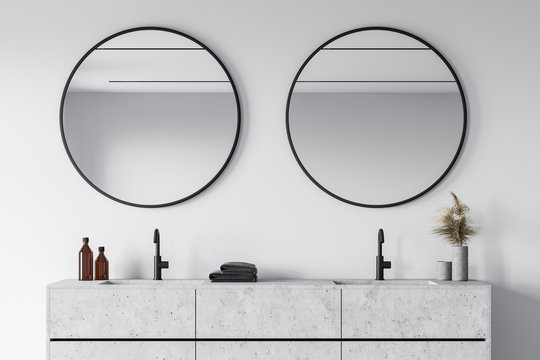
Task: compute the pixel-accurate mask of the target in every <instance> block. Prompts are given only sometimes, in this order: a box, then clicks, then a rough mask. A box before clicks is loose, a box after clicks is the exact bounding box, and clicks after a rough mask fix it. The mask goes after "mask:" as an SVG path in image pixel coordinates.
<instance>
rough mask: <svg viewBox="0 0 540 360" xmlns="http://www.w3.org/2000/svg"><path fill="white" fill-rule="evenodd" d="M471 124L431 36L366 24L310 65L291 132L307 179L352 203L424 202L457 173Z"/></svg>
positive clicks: (295, 88)
mask: <svg viewBox="0 0 540 360" xmlns="http://www.w3.org/2000/svg"><path fill="white" fill-rule="evenodd" d="M465 129H466V108H465V99H464V96H463V91H462V89H461V85H460V83H459V81H458V79H457V77H456V74H455V73H454V71H453V70H452V68H451V67H450V65H449V63H448V62H447V61H446V60H445V59H444V58H443V57H442V55H441V54H440V53H439V52H438V51H437V50H435V49H434V48H433V47H432V46H430V45H429V44H428V43H426V42H425V41H423V40H421V39H419V38H417V37H415V36H413V35H411V34H408V33H405V32H402V31H399V30H395V29H388V28H365V29H358V30H354V31H350V32H347V33H345V34H342V35H339V36H337V37H335V38H333V39H332V40H330V41H328V42H326V43H325V44H323V45H322V46H321V47H320V48H318V49H317V50H316V51H315V52H314V53H313V54H312V55H311V56H310V57H309V58H308V59H307V60H306V62H305V63H304V64H303V65H302V67H301V68H300V70H299V72H298V74H297V75H296V78H295V81H294V82H293V85H292V87H291V91H290V93H289V99H288V103H287V133H288V136H289V142H290V144H291V148H292V150H293V153H294V155H295V157H296V159H297V161H298V163H299V165H300V167H301V168H302V169H303V170H304V172H305V173H306V175H307V176H308V177H309V178H310V179H311V180H312V181H313V182H314V183H315V184H316V185H317V186H318V187H319V188H321V189H322V190H323V191H325V192H326V193H328V194H329V195H331V196H333V197H335V198H337V199H339V200H342V201H345V202H347V203H350V204H353V205H358V206H366V207H388V206H394V205H399V204H403V203H405V202H408V201H411V200H413V199H416V198H417V197H419V196H421V195H423V194H425V193H426V192H427V191H429V190H430V189H431V188H433V187H434V186H435V185H436V184H437V183H438V182H439V181H440V180H441V179H442V178H443V177H444V176H445V175H446V174H447V173H448V171H449V170H450V168H451V167H452V165H453V164H454V162H455V161H456V159H457V156H458V154H459V151H460V149H461V146H462V143H463V139H464V136H465Z"/></svg>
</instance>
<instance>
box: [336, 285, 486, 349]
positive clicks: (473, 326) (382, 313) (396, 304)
mask: <svg viewBox="0 0 540 360" xmlns="http://www.w3.org/2000/svg"><path fill="white" fill-rule="evenodd" d="M473 284H474V282H471V284H466V285H453V284H452V285H448V286H445V285H423V286H400V285H395V286H383V285H377V286H365V287H363V288H361V287H354V288H353V287H351V288H350V289H349V288H344V289H343V294H342V295H343V324H342V329H343V337H344V338H350V339H358V338H361V339H371V338H375V339H378V338H385V339H394V338H396V339H409V338H415V339H418V338H430V339H438V338H444V339H461V338H467V339H486V338H488V337H489V335H490V333H489V332H490V317H491V294H490V288H489V286H488V285H479V284H476V285H473Z"/></svg>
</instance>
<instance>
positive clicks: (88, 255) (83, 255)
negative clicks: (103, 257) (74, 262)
mask: <svg viewBox="0 0 540 360" xmlns="http://www.w3.org/2000/svg"><path fill="white" fill-rule="evenodd" d="M93 265H94V254H93V253H92V249H90V246H88V238H87V237H85V238H83V246H82V248H81V251H79V280H81V281H86V280H94V271H93Z"/></svg>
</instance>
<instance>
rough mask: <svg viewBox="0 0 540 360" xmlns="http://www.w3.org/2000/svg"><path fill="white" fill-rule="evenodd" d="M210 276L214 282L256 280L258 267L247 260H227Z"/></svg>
mask: <svg viewBox="0 0 540 360" xmlns="http://www.w3.org/2000/svg"><path fill="white" fill-rule="evenodd" d="M209 278H210V280H212V282H254V281H257V267H256V266H255V265H253V264H250V263H245V262H226V263H224V264H223V265H221V267H220V270H216V271H214V272H213V273H211V274H210V275H209Z"/></svg>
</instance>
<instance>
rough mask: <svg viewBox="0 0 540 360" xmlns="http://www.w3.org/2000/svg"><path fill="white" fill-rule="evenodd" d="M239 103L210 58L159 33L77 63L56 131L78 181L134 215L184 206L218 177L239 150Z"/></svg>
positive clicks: (114, 40) (126, 38) (183, 39)
mask: <svg viewBox="0 0 540 360" xmlns="http://www.w3.org/2000/svg"><path fill="white" fill-rule="evenodd" d="M239 126H240V112H239V102H238V97H237V93H236V89H235V87H234V84H233V82H232V80H231V78H230V76H229V74H228V72H227V71H226V69H225V68H224V66H223V65H222V63H221V62H220V61H219V60H218V59H217V57H216V56H215V55H214V54H213V53H211V52H210V51H209V50H208V49H207V48H205V47H204V46H203V45H202V44H201V43H199V42H198V41H196V40H194V39H192V38H189V37H187V36H186V35H183V34H180V33H178V32H175V31H172V30H167V29H161V28H140V29H133V30H128V31H126V32H122V33H120V34H117V35H114V36H112V37H111V38H109V39H106V40H105V41H103V42H101V43H100V44H98V45H97V46H96V47H94V48H93V49H92V50H91V51H89V52H88V53H87V54H86V55H85V57H83V59H82V60H81V61H80V62H79V64H78V65H77V67H76V68H75V69H74V70H73V72H72V75H71V77H70V79H69V80H68V83H67V85H66V89H65V92H64V97H63V101H62V111H61V127H62V135H63V139H64V144H65V147H66V150H67V151H68V154H69V156H70V158H71V160H72V162H73V164H74V165H75V167H76V168H77V170H78V171H79V173H80V174H81V176H83V178H85V180H87V181H88V182H89V183H90V184H91V185H92V186H93V187H94V188H96V189H97V190H98V191H100V192H101V193H103V194H104V195H106V196H108V197H110V198H112V199H114V200H116V201H119V202H122V203H125V204H128V205H133V206H141V207H159V206H167V205H172V204H175V203H178V202H181V201H184V200H187V199H189V198H191V197H193V196H195V195H197V194H198V193H200V192H201V191H202V190H204V189H205V188H206V187H208V186H209V185H210V184H211V183H212V182H213V181H214V180H215V179H216V178H217V177H218V176H219V175H220V174H221V172H222V171H223V169H224V168H225V166H226V165H227V163H228V162H229V160H230V157H231V156H232V153H233V151H234V148H235V146H236V142H237V140H238V133H239Z"/></svg>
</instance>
